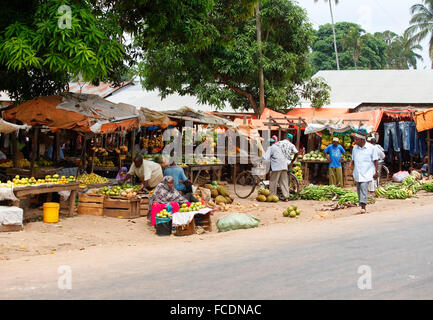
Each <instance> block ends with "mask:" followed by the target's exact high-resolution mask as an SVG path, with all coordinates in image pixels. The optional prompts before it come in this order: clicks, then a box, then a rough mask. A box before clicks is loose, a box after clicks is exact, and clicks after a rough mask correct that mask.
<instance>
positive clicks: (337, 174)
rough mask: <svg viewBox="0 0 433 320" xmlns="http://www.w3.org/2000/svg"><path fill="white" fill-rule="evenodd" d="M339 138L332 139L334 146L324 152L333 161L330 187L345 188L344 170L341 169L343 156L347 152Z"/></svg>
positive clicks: (330, 165)
mask: <svg viewBox="0 0 433 320" xmlns="http://www.w3.org/2000/svg"><path fill="white" fill-rule="evenodd" d="M339 142H340V141H339V140H338V138H337V137H335V138H334V139H332V144H331V145H329V146H328V147H327V148H326V149H325V150H323V152H324V153H325V156H326V157H327V158H328V159H330V160H331V163H330V164H329V185H331V186H332V185H334V186H337V187H343V169H342V168H341V156H343V155H344V154H345V153H346V151H345V150H344V148H343V147H342V146H341V145H340V143H339Z"/></svg>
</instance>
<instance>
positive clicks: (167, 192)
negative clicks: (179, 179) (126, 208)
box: [152, 176, 188, 204]
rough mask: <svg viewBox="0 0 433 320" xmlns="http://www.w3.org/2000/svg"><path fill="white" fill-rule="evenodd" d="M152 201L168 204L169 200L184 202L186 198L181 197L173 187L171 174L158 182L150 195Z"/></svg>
mask: <svg viewBox="0 0 433 320" xmlns="http://www.w3.org/2000/svg"><path fill="white" fill-rule="evenodd" d="M152 200H153V201H154V202H159V203H165V204H168V203H170V202H177V203H180V204H182V203H186V202H188V200H187V199H186V198H185V197H183V196H182V195H181V194H180V193H179V191H177V190H176V188H175V187H174V179H173V177H171V176H165V177H164V178H163V179H162V182H161V183H160V184H158V185H157V186H156V188H155V191H154V192H153V195H152Z"/></svg>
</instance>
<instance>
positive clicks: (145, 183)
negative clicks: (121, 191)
mask: <svg viewBox="0 0 433 320" xmlns="http://www.w3.org/2000/svg"><path fill="white" fill-rule="evenodd" d="M133 176H137V177H138V178H139V179H140V182H141V186H142V188H146V189H153V188H155V187H156V186H157V185H158V184H159V183H160V182H161V181H162V179H163V174H162V168H161V166H160V165H159V164H158V163H156V162H153V161H149V160H144V159H143V157H142V156H141V155H138V156H136V157H135V159H134V163H133V164H132V165H131V168H130V169H129V171H128V174H127V175H126V177H125V181H127V180H128V179H129V178H130V177H133Z"/></svg>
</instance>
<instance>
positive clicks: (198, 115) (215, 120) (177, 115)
mask: <svg viewBox="0 0 433 320" xmlns="http://www.w3.org/2000/svg"><path fill="white" fill-rule="evenodd" d="M164 113H165V114H166V115H167V116H168V117H170V118H172V119H179V120H183V121H191V122H194V123H201V124H207V125H214V126H220V127H225V128H236V127H237V124H236V123H235V122H233V121H230V120H227V119H224V118H221V117H218V116H215V115H213V114H212V113H211V112H198V111H195V110H193V109H191V108H188V107H184V108H181V109H179V110H169V111H165V112H164Z"/></svg>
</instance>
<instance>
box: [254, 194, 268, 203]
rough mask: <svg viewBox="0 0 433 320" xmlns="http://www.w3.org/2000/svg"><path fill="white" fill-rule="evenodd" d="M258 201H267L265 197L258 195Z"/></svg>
mask: <svg viewBox="0 0 433 320" xmlns="http://www.w3.org/2000/svg"><path fill="white" fill-rule="evenodd" d="M256 200H257V201H259V202H265V201H266V197H265V196H264V195H262V194H261V195H258V196H257V198H256Z"/></svg>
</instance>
